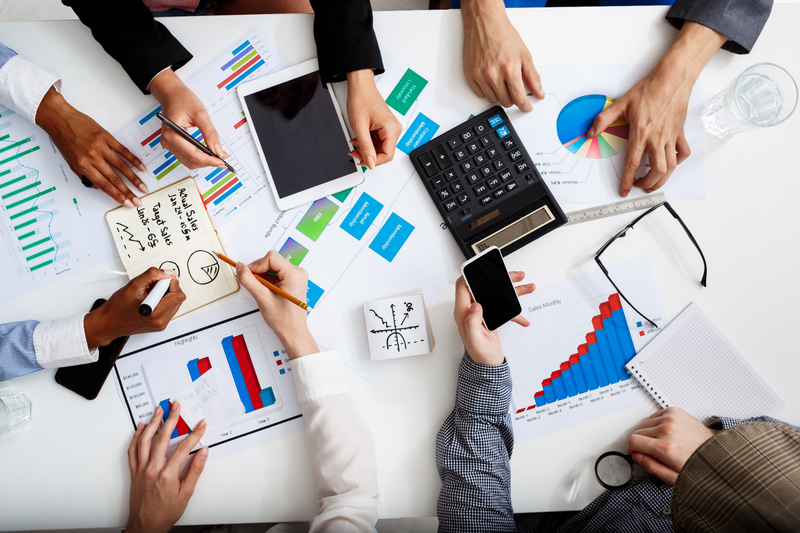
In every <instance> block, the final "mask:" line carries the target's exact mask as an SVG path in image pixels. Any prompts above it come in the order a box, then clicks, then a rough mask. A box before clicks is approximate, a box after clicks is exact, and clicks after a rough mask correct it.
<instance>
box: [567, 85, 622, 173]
mask: <svg viewBox="0 0 800 533" xmlns="http://www.w3.org/2000/svg"><path fill="white" fill-rule="evenodd" d="M615 101H616V99H614V98H611V97H610V96H603V95H602V94H588V95H586V96H581V97H580V98H576V99H575V100H573V101H571V102H570V103H568V104H567V105H565V106H564V109H562V110H561V112H560V113H559V114H558V119H556V131H557V133H558V140H559V141H560V142H561V144H563V145H564V148H566V149H567V150H569V151H570V152H572V153H573V154H575V155H577V156H578V157H583V158H586V159H606V158H607V157H612V156H615V155H617V154H618V153H620V152H623V151H624V150H625V149H626V148H627V147H628V129H629V127H628V123H627V122H626V121H625V119H619V120H618V121H616V122H614V123H613V124H611V125H610V126H609V127H608V128H606V130H605V131H604V132H603V133H601V134H600V135H598V136H597V137H595V138H594V139H587V138H586V133H587V132H588V131H589V128H591V127H592V122H594V119H595V117H597V115H598V114H600V112H601V111H603V110H604V109H607V108H608V107H609V106H610V105H611V104H613V103H614V102H615Z"/></svg>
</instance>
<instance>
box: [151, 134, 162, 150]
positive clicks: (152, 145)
mask: <svg viewBox="0 0 800 533" xmlns="http://www.w3.org/2000/svg"><path fill="white" fill-rule="evenodd" d="M160 142H161V135H159V136H158V137H156V138H155V139H153V140H152V141H150V144H149V145H148V146H150V148H155V147H156V145H157V144H158V143H160Z"/></svg>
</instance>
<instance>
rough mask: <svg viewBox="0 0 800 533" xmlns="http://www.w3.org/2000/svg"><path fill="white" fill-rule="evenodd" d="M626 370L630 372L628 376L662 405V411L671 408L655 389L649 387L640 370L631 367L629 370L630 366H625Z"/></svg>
mask: <svg viewBox="0 0 800 533" xmlns="http://www.w3.org/2000/svg"><path fill="white" fill-rule="evenodd" d="M625 370H627V371H628V374H630V376H631V377H632V378H633V379H635V380H636V383H638V384H639V385H641V386H642V387H643V388H644V391H645V392H646V393H647V394H648V395H649V396H650V397H651V398H652V399H653V401H655V402H656V403H657V404H658V405H660V406H661V408H662V409H666V408H667V407H669V404H668V403H666V402H665V401H663V400H662V399H661V396H660V395H659V394H658V393H657V392H655V391H654V390H653V387H648V385H647V380H646V379H644V376H642V375H641V374H640V373H639V371H638V370H636V367H635V366H633V365H631V366H630V368H628V365H625Z"/></svg>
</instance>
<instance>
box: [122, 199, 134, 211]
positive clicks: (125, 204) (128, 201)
mask: <svg viewBox="0 0 800 533" xmlns="http://www.w3.org/2000/svg"><path fill="white" fill-rule="evenodd" d="M122 205H124V206H125V207H127V208H128V209H133V204H132V203H131V201H130V200H128V199H127V198H125V201H124V202H122Z"/></svg>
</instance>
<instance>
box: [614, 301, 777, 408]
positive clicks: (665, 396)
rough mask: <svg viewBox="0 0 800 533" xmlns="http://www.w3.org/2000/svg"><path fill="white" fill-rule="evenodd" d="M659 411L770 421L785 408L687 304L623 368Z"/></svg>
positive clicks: (694, 306) (703, 316) (707, 321)
mask: <svg viewBox="0 0 800 533" xmlns="http://www.w3.org/2000/svg"><path fill="white" fill-rule="evenodd" d="M625 369H626V370H627V371H628V372H629V373H630V374H631V376H633V377H634V379H636V380H637V381H638V382H639V383H640V384H641V385H642V386H643V387H644V389H645V391H647V392H648V393H649V394H650V396H652V397H653V399H654V400H655V401H656V402H658V404H659V405H660V406H661V407H662V408H667V407H680V408H681V409H683V410H684V411H686V412H687V413H689V414H690V415H692V416H693V417H695V418H697V419H698V420H700V421H702V422H705V421H707V420H708V419H709V418H710V417H713V416H725V417H731V418H749V417H753V416H761V415H774V414H776V413H777V412H778V411H780V410H781V409H782V408H783V406H784V405H785V403H784V402H783V400H781V399H780V397H779V396H778V395H777V394H776V393H775V391H774V390H772V388H771V387H770V386H769V385H767V383H766V382H765V381H764V380H763V379H762V378H761V376H759V375H758V374H757V373H756V371H755V370H754V369H753V367H751V366H750V364H749V363H748V362H747V360H745V358H744V357H742V354H741V353H739V351H738V350H737V349H736V348H735V347H734V346H733V345H732V344H731V343H730V342H729V341H728V339H726V338H725V336H724V335H723V334H722V332H721V331H720V330H719V328H717V326H715V325H714V323H713V322H711V320H710V319H709V318H708V316H707V315H706V314H705V313H704V312H703V310H702V309H700V306H699V305H697V304H696V303H692V304H691V305H690V306H689V307H687V308H686V309H685V310H684V311H683V313H681V314H680V315H679V316H678V317H677V318H676V319H675V320H673V321H672V322H670V323H669V325H668V326H667V327H666V328H664V331H662V332H661V333H659V334H658V336H656V338H655V339H653V340H652V341H650V343H649V344H648V345H647V346H646V347H645V348H643V349H642V351H641V352H639V353H638V354H637V355H636V357H634V358H633V359H631V361H630V362H629V363H628V364H627V365H625Z"/></svg>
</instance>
